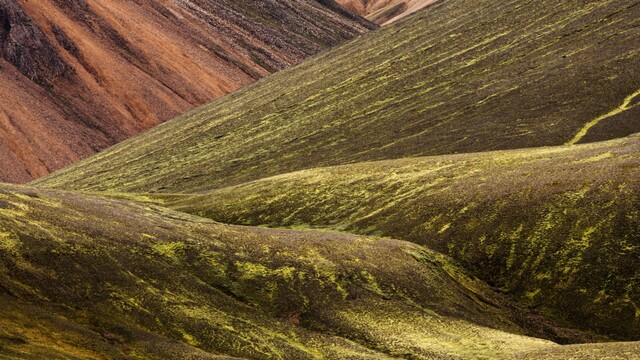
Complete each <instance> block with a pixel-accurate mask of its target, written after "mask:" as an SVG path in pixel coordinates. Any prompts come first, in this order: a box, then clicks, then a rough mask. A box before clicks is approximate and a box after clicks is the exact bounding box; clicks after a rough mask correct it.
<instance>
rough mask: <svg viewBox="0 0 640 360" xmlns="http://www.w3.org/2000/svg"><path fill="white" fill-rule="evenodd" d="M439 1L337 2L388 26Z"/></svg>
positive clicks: (354, 0)
mask: <svg viewBox="0 0 640 360" xmlns="http://www.w3.org/2000/svg"><path fill="white" fill-rule="evenodd" d="M436 1H438V0H408V1H403V0H337V2H338V3H339V4H341V5H342V6H344V8H345V9H347V10H349V11H351V12H353V13H354V14H358V15H360V16H363V17H366V18H367V19H369V20H371V21H373V22H375V23H377V24H380V25H388V24H390V23H392V22H394V21H398V20H400V19H402V18H403V17H405V16H407V15H411V14H413V13H414V12H416V11H418V10H420V9H422V8H423V7H425V6H428V5H431V4H433V3H435V2H436Z"/></svg>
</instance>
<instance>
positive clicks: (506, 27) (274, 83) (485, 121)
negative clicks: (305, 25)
mask: <svg viewBox="0 0 640 360" xmlns="http://www.w3.org/2000/svg"><path fill="white" fill-rule="evenodd" d="M638 24H640V4H639V3H638V1H637V0H633V1H632V0H608V1H581V2H577V1H559V2H558V1H551V0H530V1H521V0H512V1H504V0H500V1H498V0H481V1H473V2H471V1H464V0H449V1H443V2H440V3H438V4H436V5H433V6H430V7H428V8H427V9H424V10H422V11H421V12H419V13H418V14H416V16H412V17H411V18H409V19H407V20H406V21H403V22H400V23H398V24H395V25H392V26H389V27H386V28H383V29H381V30H378V31H375V32H373V33H370V34H367V35H364V36H363V37H361V38H359V39H357V40H355V41H353V42H351V43H349V44H346V45H344V46H341V47H338V48H336V49H334V50H332V51H329V52H327V53H324V54H321V55H319V56H316V57H314V58H313V59H311V60H310V61H305V62H303V63H302V64H301V65H299V66H297V67H295V68H292V69H288V70H285V71H282V72H280V73H278V74H276V75H275V76H271V77H269V78H268V79H264V80H261V81H260V82H258V83H257V84H255V85H254V86H250V87H248V88H245V89H243V90H241V91H239V92H236V93H234V94H232V95H230V96H227V97H225V98H224V99H221V100H220V101H217V102H214V103H212V104H210V105H207V106H205V107H202V108H200V109H197V110H195V111H192V112H190V113H188V114H186V115H184V116H182V117H180V118H178V119H176V120H174V121H172V122H170V123H167V124H164V125H162V126H160V127H158V128H156V129H154V130H152V131H150V132H148V133H146V134H144V135H143V136H140V137H137V138H135V139H133V140H131V141H127V142H125V143H123V144H121V145H119V146H116V147H113V148H111V149H110V150H107V151H104V152H102V153H100V154H98V155H97V156H95V157H91V158H90V159H88V160H86V161H83V162H80V163H78V164H77V165H75V166H71V167H69V168H66V169H64V170H62V171H59V172H57V173H55V174H53V175H51V176H49V177H47V178H45V179H44V180H41V181H38V182H37V184H39V185H42V186H49V187H59V188H67V189H82V190H112V191H116V190H117V191H132V190H133V191H156V192H157V191H164V192H176V191H193V190H204V189H211V188H216V187H222V186H225V185H233V184H238V183H242V182H246V181H249V180H254V179H256V178H260V177H264V176H268V175H276V174H279V173H285V172H289V171H293V170H299V169H305V168H312V167H318V166H325V165H338V164H344V163H351V162H359V161H366V160H378V159H393V158H400V157H406V156H418V155H433V154H446V153H456V152H470V151H483V150H493V149H510V148H520V147H533V146H541V145H559V144H563V143H565V142H569V141H571V140H572V139H573V138H574V136H575V135H576V134H577V133H579V132H580V131H581V130H582V129H583V127H584V126H585V124H588V123H590V122H591V121H593V120H595V119H598V118H600V117H602V116H603V115H605V114H612V116H609V117H608V118H606V119H602V121H599V123H598V124H597V125H595V126H593V127H591V128H590V130H589V131H588V132H587V134H586V136H585V138H584V139H585V140H586V139H588V140H589V141H593V140H601V139H610V138H614V137H618V136H623V135H628V134H629V133H632V132H635V131H638V130H639V129H640V123H638V120H637V119H638V118H639V117H638V111H640V107H638V106H635V105H637V104H638V103H639V102H638V101H637V100H638V97H633V96H631V95H633V94H634V93H636V91H637V90H638V88H639V87H640V72H638V69H640V66H639V60H640V56H639V54H638V51H640V50H639V49H638V46H637V39H638V37H639V36H640V28H639V27H638ZM629 97H630V102H629V104H628V106H623V105H624V103H625V99H627V98H629ZM595 98H597V99H598V101H593V99H595ZM634 106H635V107H634ZM615 109H618V110H624V111H620V112H612V111H613V110H615Z"/></svg>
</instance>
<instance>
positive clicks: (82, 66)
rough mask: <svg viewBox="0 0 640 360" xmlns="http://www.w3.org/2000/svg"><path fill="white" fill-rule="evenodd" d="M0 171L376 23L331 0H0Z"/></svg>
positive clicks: (54, 164) (175, 107)
mask: <svg viewBox="0 0 640 360" xmlns="http://www.w3.org/2000/svg"><path fill="white" fill-rule="evenodd" d="M0 22H1V23H2V28H1V29H0V44H1V52H0V91H1V92H2V94H3V96H2V98H1V99H0V109H1V111H0V181H8V182H26V181H29V180H32V179H34V178H37V177H41V176H44V175H46V174H48V173H49V172H51V171H53V170H56V169H59V168H61V167H63V166H64V165H67V164H70V163H72V162H74V161H77V160H79V159H81V158H84V157H87V156H89V155H91V154H93V153H95V152H97V151H100V150H102V149H104V148H106V147H108V146H110V145H113V144H115V143H117V142H119V141H122V140H124V139H126V138H129V137H131V136H132V135H135V134H138V133H140V132H142V131H143V130H146V129H149V128H150V127H152V126H155V125H157V124H159V123H160V122H162V121H165V120H168V119H170V118H173V117H175V116H177V115H178V114H181V113H183V112H184V111H187V110H189V109H191V108H193V107H195V106H198V105H201V104H203V103H206V102H208V101H211V100H213V99H216V98H218V97H220V96H223V95H225V94H227V93H229V92H231V91H233V90H236V89H238V88H239V87H241V86H244V85H247V84H249V83H252V82H253V81H255V80H256V79H259V78H261V77H263V76H265V75H268V74H271V73H273V72H275V71H278V70H280V69H282V68H284V67H287V66H289V65H291V64H294V63H297V62H299V61H300V60H302V59H304V58H306V57H308V56H309V55H312V54H316V53H318V52H320V51H322V50H324V49H327V48H328V47H330V46H333V45H336V44H338V43H341V42H343V41H345V40H348V39H351V38H353V37H354V36H357V35H359V34H361V33H363V32H365V31H367V30H369V29H372V28H374V27H375V26H374V25H373V24H371V23H368V22H366V21H364V20H363V19H361V18H358V17H356V16H353V15H351V14H348V13H347V12H345V11H344V10H342V9H339V8H338V7H337V5H336V4H335V3H332V1H325V2H318V1H315V0H298V1H282V0H271V1H253V0H252V1H243V2H242V3H241V4H240V3H238V2H235V1H227V0H225V1H203V0H181V1H168V0H162V1H156V0H153V1H151V0H139V1H114V0H91V1H87V0H38V1H27V0H0Z"/></svg>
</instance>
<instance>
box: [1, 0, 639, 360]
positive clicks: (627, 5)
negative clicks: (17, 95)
mask: <svg viewBox="0 0 640 360" xmlns="http://www.w3.org/2000/svg"><path fill="white" fill-rule="evenodd" d="M323 3H325V2H323ZM325 4H327V6H328V7H329V8H330V9H337V8H336V6H337V5H336V4H335V3H333V2H330V3H325ZM332 11H337V12H338V13H339V11H340V10H332ZM639 38H640V1H638V0H617V1H614V0H605V1H579V2H578V1H569V0H567V1H550V0H528V1H516V0H477V1H473V2H472V1H465V0H447V1H439V2H437V3H435V4H433V5H431V6H429V7H427V8H426V9H423V10H421V11H418V12H416V13H415V14H414V15H413V16H411V17H407V18H406V19H404V20H403V21H399V22H396V23H394V24H391V25H389V26H385V27H384V28H382V29H380V30H378V31H376V32H372V33H369V34H365V35H363V36H361V37H359V38H358V39H356V40H354V41H351V42H349V43H347V44H344V45H342V46H338V47H336V48H333V49H332V50H330V51H327V52H324V53H321V54H319V55H317V56H314V57H312V58H310V59H307V60H306V61H303V62H301V63H300V64H298V65H296V66H292V67H289V68H287V69H285V70H282V71H280V72H278V73H276V74H274V75H271V76H269V77H267V78H263V79H261V80H259V81H257V82H256V83H254V84H252V85H249V86H247V87H245V88H243V89H241V90H239V91H237V92H234V93H232V94H230V95H227V96H225V97H223V98H221V99H219V100H217V101H215V102H213V103H211V104H208V105H205V106H202V107H200V108H198V109H194V110H192V111H190V112H188V113H186V114H184V115H182V116H180V117H178V118H176V119H175V120H173V121H170V122H167V123H164V124H161V125H159V126H158V127H156V128H155V129H152V130H150V131H148V132H146V133H145V134H142V135H141V136H138V137H135V138H132V139H130V140H127V141H124V142H123V143H121V144H119V145H116V146H114V147H112V148H110V149H108V150H105V151H102V152H100V153H99V154H97V155H94V156H92V157H90V158H88V159H86V160H84V161H81V162H79V163H77V164H75V165H72V166H70V167H68V168H65V169H63V170H60V171H57V172H55V173H53V174H51V175H49V176H47V177H45V178H43V179H40V180H37V181H35V182H33V183H32V187H20V186H9V185H2V186H0V189H4V190H3V192H1V193H0V200H2V201H3V202H2V203H0V205H2V207H3V211H2V212H0V230H3V229H4V230H3V232H2V233H0V244H2V246H1V247H0V251H2V252H3V253H4V255H3V256H1V257H0V259H5V260H2V261H4V262H0V264H4V265H3V266H4V267H5V271H2V272H0V275H1V276H3V277H2V278H0V295H1V296H3V297H4V298H5V299H7V302H8V303H10V304H11V306H12V308H13V309H16V310H15V311H13V310H11V312H9V313H7V314H6V315H3V316H0V319H9V320H3V321H4V322H5V323H7V324H8V325H7V326H8V328H9V329H12V330H10V332H9V333H8V334H7V335H2V334H0V349H10V351H15V352H18V351H23V352H28V353H30V354H37V352H38V351H48V350H51V351H55V352H56V354H64V353H65V352H71V353H73V354H84V353H86V352H89V353H91V354H96V356H97V355H98V354H99V355H104V354H117V355H118V356H122V357H125V358H126V357H127V356H129V357H135V356H140V357H154V356H155V357H158V358H163V357H164V358H166V357H172V356H174V355H173V354H176V353H179V352H186V353H188V354H189V356H191V357H193V358H207V356H232V357H240V358H272V357H279V358H295V359H297V358H321V357H325V358H416V359H432V358H436V359H437V358H461V359H468V358H472V359H475V358H477V359H516V358H517V359H539V358H550V359H554V358H556V359H564V358H576V359H594V358H610V359H617V358H629V357H631V358H633V357H634V356H636V355H637V352H638V347H639V343H638V342H626V343H600V344H594V343H592V344H574V345H569V346H559V345H557V344H554V343H553V342H551V341H555V342H557V343H580V342H596V341H605V340H612V339H613V340H624V341H638V340H640V310H639V309H640V288H639V287H638V286H639V284H638V281H637V280H638V278H640V273H639V272H638V267H637V264H638V261H640V245H639V241H640V232H639V231H640V211H639V207H638V206H639V204H640V195H639V194H640V192H639V190H640V180H639V179H640V176H638V175H640V174H639V173H638V171H639V169H640V160H639V159H640V135H638V134H635V135H633V134H634V133H638V132H639V131H640V122H638V121H639V119H640V113H639V111H640V110H639V109H640V106H638V105H639V104H640V101H639V100H640V90H639V89H640V71H639V70H640V66H638V65H640V64H639V62H640V56H639V55H640V54H639V53H638V52H639V51H640V50H639V48H638V46H637V44H638V39H639ZM71 191H72V192H71ZM216 221H220V222H224V223H228V224H233V225H223V224H222V223H218V222H216ZM251 226H254V227H251ZM255 226H257V227H255ZM274 227H280V229H274ZM282 227H290V228H294V229H282ZM336 230H337V231H340V232H335V231H336ZM348 233H352V234H348ZM57 254H62V256H59V257H56V256H57ZM29 312H36V313H42V314H47V316H42V317H40V318H38V319H36V320H34V321H39V322H40V323H39V324H40V325H37V328H39V329H47V328H48V329H52V330H51V331H40V332H38V331H30V330H29V329H31V327H26V328H25V326H23V325H22V324H23V323H25V322H26V320H24V318H27V315H26V314H28V313H29ZM10 313H16V314H18V315H16V317H18V319H17V320H11V319H15V317H14V318H11V317H10V315H9V314H10ZM22 314H24V315H22ZM107 314H109V315H107ZM21 316H22V318H21ZM49 332H56V333H62V332H64V333H65V334H66V335H61V336H60V337H58V338H57V339H51V337H47V336H46V334H47V333H49ZM80 333H87V334H92V335H91V336H85V337H82V336H80V335H79V334H80ZM80 339H87V340H84V341H83V340H80ZM100 339H103V340H105V341H106V344H105V341H102V342H100ZM542 339H546V340H542ZM549 340H551V341H549ZM43 344H44V345H43ZM43 349H44V350H43ZM34 356H35V357H37V355H34ZM76 356H77V357H83V356H82V355H76ZM92 356H93V355H92ZM107 356H110V355H107Z"/></svg>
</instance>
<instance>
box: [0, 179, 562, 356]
mask: <svg viewBox="0 0 640 360" xmlns="http://www.w3.org/2000/svg"><path fill="white" fill-rule="evenodd" d="M0 206H1V207H2V211H0V255H1V256H0V301H2V304H3V306H2V307H0V325H2V326H0V354H1V355H14V356H19V357H22V358H69V357H71V358H101V357H100V356H107V357H109V358H114V359H125V358H145V359H147V358H157V359H167V358H176V359H178V358H179V359H185V358H192V359H218V358H224V357H223V356H222V355H227V356H236V357H241V358H251V359H267V358H268V359H307V358H319V357H322V356H325V357H326V358H331V359H344V358H352V359H387V358H392V357H394V356H401V357H411V358H415V359H433V358H436V359H438V358H446V359H456V358H460V359H468V358H487V357H488V358H496V357H500V356H509V355H511V354H513V353H514V352H517V351H532V350H542V349H551V348H555V347H557V346H556V345H555V344H553V343H552V342H549V341H544V340H539V339H534V338H529V337H525V336H522V335H519V334H522V333H523V332H525V331H527V332H529V333H535V332H536V331H538V332H539V333H544V332H546V331H548V330H549V329H545V328H541V329H534V330H532V331H529V330H523V329H522V328H521V327H519V326H518V325H517V324H516V323H515V322H518V321H519V320H518V319H519V317H521V316H522V313H521V312H519V310H517V308H514V307H512V306H511V305H510V304H509V303H508V302H507V301H506V299H505V298H504V297H503V296H501V295H498V294H496V293H495V292H494V291H492V290H491V289H490V288H489V287H488V286H487V285H486V284H484V283H482V282H480V281H478V280H477V279H474V278H471V277H469V276H468V275H465V273H464V272H463V271H462V270H461V269H460V268H459V267H457V266H455V265H454V264H453V263H452V262H451V261H450V260H448V259H447V258H446V257H444V256H442V255H438V254H436V253H434V252H431V251H428V250H426V249H424V248H422V247H420V246H418V245H415V244H412V243H408V242H403V241H398V240H392V239H379V238H372V237H358V236H354V235H346V234H340V233H333V232H312V231H292V230H271V229H258V228H247V227H236V226H229V225H223V224H218V223H214V222H211V221H208V220H205V219H202V218H198V217H194V216H188V215H186V214H182V213H178V212H173V211H170V210H167V209H164V208H161V207H157V206H150V205H136V204H132V203H125V202H122V201H114V200H106V199H102V198H97V197H89V196H81V195H77V194H73V193H65V192H55V191H43V190H35V189H30V188H26V187H17V186H8V185H1V186H0ZM380 258H384V259H385V262H384V263H380V262H379V261H378V259H380ZM542 325H544V323H543V324H542ZM551 330H553V329H551ZM65 356H66V357H65Z"/></svg>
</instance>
